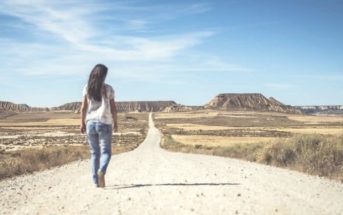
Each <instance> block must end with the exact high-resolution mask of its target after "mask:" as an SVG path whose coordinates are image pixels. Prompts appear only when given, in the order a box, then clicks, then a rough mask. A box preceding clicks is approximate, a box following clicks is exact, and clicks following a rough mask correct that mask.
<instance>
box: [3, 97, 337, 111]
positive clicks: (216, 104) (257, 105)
mask: <svg viewBox="0 0 343 215" xmlns="http://www.w3.org/2000/svg"><path fill="white" fill-rule="evenodd" d="M116 106H117V109H118V112H182V111H191V110H200V109H218V110H228V111H231V110H233V111H244V110H245V111H262V112H266V111H272V112H281V113H306V114H343V105H331V106H330V105H326V106H324V105H322V106H290V105H285V104H283V103H282V102H280V101H278V100H276V99H275V98H273V97H270V98H267V97H265V96H264V95H262V94H260V93H223V94H219V95H217V96H215V97H214V98H213V99H212V100H211V101H210V102H208V103H207V104H206V105H204V106H187V105H181V104H177V103H176V102H175V101H170V100H167V101H119V102H116ZM80 107H81V102H70V103H66V104H63V105H60V106H58V107H52V108H41V107H30V106H29V105H27V104H15V103H12V102H7V101H0V113H1V112H2V113H4V114H5V112H7V113H14V114H15V112H37V111H73V112H80Z"/></svg>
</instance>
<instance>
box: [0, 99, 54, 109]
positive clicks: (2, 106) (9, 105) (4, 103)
mask: <svg viewBox="0 0 343 215" xmlns="http://www.w3.org/2000/svg"><path fill="white" fill-rule="evenodd" d="M2 111H3V112H4V111H13V112H38V111H49V108H41V107H30V106H29V105H27V104H15V103H12V102H7V101H0V112H2Z"/></svg>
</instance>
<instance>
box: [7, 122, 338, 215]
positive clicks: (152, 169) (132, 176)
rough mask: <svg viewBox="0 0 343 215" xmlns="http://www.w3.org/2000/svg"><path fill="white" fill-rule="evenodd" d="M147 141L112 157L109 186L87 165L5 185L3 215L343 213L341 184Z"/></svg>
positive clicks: (153, 136)
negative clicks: (99, 184) (96, 183)
mask: <svg viewBox="0 0 343 215" xmlns="http://www.w3.org/2000/svg"><path fill="white" fill-rule="evenodd" d="M149 126H150V129H149V132H148V135H147V138H146V139H145V141H144V142H143V143H142V144H141V145H140V146H139V147H138V148H137V149H136V150H134V151H131V152H128V153H123V154H119V155H115V156H113V157H112V161H111V163H110V165H109V168H108V173H107V175H106V182H107V187H106V188H104V189H102V188H95V187H93V185H92V182H91V177H90V163H89V161H82V162H74V163H72V164H69V165H65V166H62V167H58V168H54V169H51V170H47V171H43V172H38V173H35V174H32V175H25V176H20V177H16V178H12V179H8V180H4V181H1V182H0V214H44V215H45V214H97V215H98V214H134V215H136V214H140V215H142V214H159V215H160V214H215V215H217V214H263V215H265V214H302V215H303V214H311V215H312V214H320V215H324V214H343V184H342V183H337V182H334V181H330V180H327V179H323V178H319V177H314V176H309V175H305V174H302V173H298V172H294V171H289V170H285V169H279V168H275V167H270V166H265V165H260V164H257V163H250V162H245V161H241V160H235V159H229V158H222V157H215V156H206V155H196V154H194V155H193V154H182V153H174V152H167V151H165V150H163V149H161V148H160V147H159V143H160V140H161V134H160V132H159V131H158V130H157V129H156V128H155V127H154V123H153V121H152V119H151V116H150V120H149Z"/></svg>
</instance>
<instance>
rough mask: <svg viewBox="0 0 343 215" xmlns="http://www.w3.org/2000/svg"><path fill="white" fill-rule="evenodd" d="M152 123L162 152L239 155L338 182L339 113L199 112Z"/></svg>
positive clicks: (342, 154) (342, 161) (342, 148)
mask: <svg viewBox="0 0 343 215" xmlns="http://www.w3.org/2000/svg"><path fill="white" fill-rule="evenodd" d="M183 117H184V118H183ZM156 125H157V126H158V127H159V128H160V129H161V130H162V132H163V133H164V135H165V136H164V141H163V143H162V144H161V145H162V147H163V148H166V149H168V150H172V151H180V152H185V153H202V154H209V155H218V156H225V157H233V158H241V159H245V160H249V161H255V162H259V163H264V164H269V165H275V166H279V167H286V168H289V169H294V170H298V171H302V172H306V173H309V174H314V175H319V176H325V177H328V178H332V179H337V180H340V181H343V117H342V116H308V115H292V114H283V113H267V112H265V113H255V112H225V111H212V112H209V113H205V112H204V110H203V111H202V112H201V111H198V112H193V113H191V112H189V113H177V114H176V115H175V116H173V115H172V114H171V113H169V114H163V117H161V118H159V119H157V120H156Z"/></svg>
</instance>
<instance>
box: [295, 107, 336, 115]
mask: <svg viewBox="0 0 343 215" xmlns="http://www.w3.org/2000/svg"><path fill="white" fill-rule="evenodd" d="M296 108H298V109H300V110H302V111H303V112H304V113H307V114H343V105H314V106H296Z"/></svg>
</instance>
